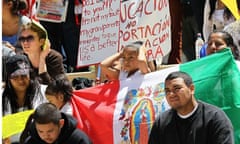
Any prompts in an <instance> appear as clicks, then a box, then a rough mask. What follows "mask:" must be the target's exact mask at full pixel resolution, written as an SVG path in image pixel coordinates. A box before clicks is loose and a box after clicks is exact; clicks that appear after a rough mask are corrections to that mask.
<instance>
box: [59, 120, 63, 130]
mask: <svg viewBox="0 0 240 144" xmlns="http://www.w3.org/2000/svg"><path fill="white" fill-rule="evenodd" d="M59 125H60V128H62V127H63V126H64V119H60V120H59Z"/></svg>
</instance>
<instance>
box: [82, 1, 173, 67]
mask: <svg viewBox="0 0 240 144" xmlns="http://www.w3.org/2000/svg"><path fill="white" fill-rule="evenodd" d="M170 18H171V17H170V12H169V2H168V0H84V1H83V12H82V21H81V30H80V41H79V52H78V66H85V65H91V64H97V63H99V62H101V61H102V60H103V59H105V58H106V57H109V56H111V55H113V54H114V53H116V52H117V51H119V50H120V49H121V48H122V47H124V46H125V45H127V44H129V43H131V42H134V41H139V40H140V41H143V42H144V45H145V47H146V48H147V57H148V59H149V60H152V59H158V58H162V57H163V56H165V55H167V54H168V53H169V52H170V51H171V21H170Z"/></svg>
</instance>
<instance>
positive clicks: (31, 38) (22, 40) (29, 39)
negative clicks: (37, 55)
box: [18, 35, 34, 43]
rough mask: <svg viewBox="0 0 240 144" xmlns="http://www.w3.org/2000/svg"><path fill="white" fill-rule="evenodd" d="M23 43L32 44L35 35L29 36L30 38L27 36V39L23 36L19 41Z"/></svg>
mask: <svg viewBox="0 0 240 144" xmlns="http://www.w3.org/2000/svg"><path fill="white" fill-rule="evenodd" d="M18 40H19V41H20V42H21V43H23V42H25V41H26V42H31V41H33V40H34V36H33V35H29V36H26V37H23V36H20V37H19V39H18Z"/></svg>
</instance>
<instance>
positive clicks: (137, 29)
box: [120, 0, 171, 59]
mask: <svg viewBox="0 0 240 144" xmlns="http://www.w3.org/2000/svg"><path fill="white" fill-rule="evenodd" d="M170 19H171V17H170V12H169V2H168V0H125V1H124V2H122V4H121V14H120V21H121V23H120V26H121V28H120V45H121V47H124V45H126V44H129V42H134V41H137V40H141V41H143V42H144V43H145V47H146V48H147V50H148V51H147V56H148V59H157V58H158V57H163V56H165V55H167V54H168V53H169V52H170V50H171V21H170Z"/></svg>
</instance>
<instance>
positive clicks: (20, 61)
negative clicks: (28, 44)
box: [6, 55, 30, 77]
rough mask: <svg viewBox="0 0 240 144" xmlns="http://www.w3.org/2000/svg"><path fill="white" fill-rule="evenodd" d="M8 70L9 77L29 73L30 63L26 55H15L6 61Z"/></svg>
mask: <svg viewBox="0 0 240 144" xmlns="http://www.w3.org/2000/svg"><path fill="white" fill-rule="evenodd" d="M6 72H7V75H8V76H9V77H14V76H19V75H29V73H30V63H29V61H28V59H27V57H26V56H25V55H14V56H11V57H9V58H8V59H7V61H6Z"/></svg>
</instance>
